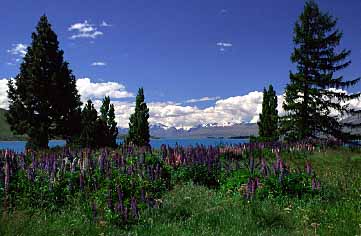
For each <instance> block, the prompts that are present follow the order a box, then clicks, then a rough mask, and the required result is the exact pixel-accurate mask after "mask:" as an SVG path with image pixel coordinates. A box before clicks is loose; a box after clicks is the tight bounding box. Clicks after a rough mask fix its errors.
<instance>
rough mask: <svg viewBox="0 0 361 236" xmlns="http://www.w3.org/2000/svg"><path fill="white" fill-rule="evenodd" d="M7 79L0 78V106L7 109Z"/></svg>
mask: <svg viewBox="0 0 361 236" xmlns="http://www.w3.org/2000/svg"><path fill="white" fill-rule="evenodd" d="M7 90H8V80H7V79H0V108H2V109H7V108H8V106H9V103H8V94H7Z"/></svg>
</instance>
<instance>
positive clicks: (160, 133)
mask: <svg viewBox="0 0 361 236" xmlns="http://www.w3.org/2000/svg"><path fill="white" fill-rule="evenodd" d="M149 131H150V135H151V136H152V137H158V138H219V137H223V138H232V137H233V138H234V137H249V136H251V135H257V134H258V126H257V124H253V123H240V124H227V125H218V124H217V123H213V124H202V125H198V126H196V127H193V128H191V129H189V130H186V129H183V128H180V129H177V128H175V127H168V126H166V125H163V124H160V123H158V124H153V125H150V127H149ZM127 133H128V129H127V128H119V134H120V135H125V134H127Z"/></svg>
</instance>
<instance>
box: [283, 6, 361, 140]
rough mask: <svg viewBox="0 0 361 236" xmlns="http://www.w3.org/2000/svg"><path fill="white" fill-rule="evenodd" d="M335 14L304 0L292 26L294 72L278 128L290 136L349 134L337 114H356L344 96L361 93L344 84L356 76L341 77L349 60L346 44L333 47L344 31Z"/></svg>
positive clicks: (344, 137)
mask: <svg viewBox="0 0 361 236" xmlns="http://www.w3.org/2000/svg"><path fill="white" fill-rule="evenodd" d="M336 23H337V20H336V19H335V18H334V17H332V16H331V15H330V14H329V13H323V12H322V11H321V10H320V9H319V7H318V5H317V4H316V3H315V2H314V1H308V2H306V5H305V7H304V10H303V12H302V14H301V15H300V17H299V19H298V20H297V22H296V24H295V27H294V37H293V42H294V44H295V48H294V51H293V53H292V56H291V60H292V62H293V63H295V64H296V66H297V72H295V73H293V72H290V82H289V83H288V84H287V86H286V95H285V101H284V103H283V108H284V110H285V112H286V115H285V116H284V117H283V118H282V130H283V133H284V134H285V136H286V138H288V139H298V140H300V139H307V138H320V137H333V138H337V139H341V140H348V139H351V138H353V135H351V134H350V133H348V132H346V131H345V129H344V126H345V125H346V126H359V125H360V124H343V123H341V122H340V117H343V116H345V115H352V114H355V113H356V112H357V111H356V110H354V109H352V108H350V107H349V105H348V103H347V102H348V101H350V100H351V99H354V98H358V97H360V95H361V94H360V93H354V94H348V93H346V92H345V91H343V90H340V89H346V88H349V87H352V86H354V85H355V84H356V83H358V82H359V80H360V79H359V78H357V79H353V80H345V79H344V78H343V76H342V75H340V71H341V70H342V69H345V68H346V67H348V66H349V65H350V64H351V61H350V60H348V57H349V55H350V51H349V50H345V49H344V50H337V46H338V45H339V44H340V41H341V38H342V32H341V31H340V30H338V29H337V28H336Z"/></svg>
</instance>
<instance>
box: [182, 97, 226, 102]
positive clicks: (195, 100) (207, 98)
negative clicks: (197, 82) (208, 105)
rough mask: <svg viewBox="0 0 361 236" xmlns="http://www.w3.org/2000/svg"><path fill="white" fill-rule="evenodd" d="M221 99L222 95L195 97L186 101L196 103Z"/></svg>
mask: <svg viewBox="0 0 361 236" xmlns="http://www.w3.org/2000/svg"><path fill="white" fill-rule="evenodd" d="M218 99H220V97H202V98H193V99H189V100H187V101H185V103H196V102H207V101H215V100H218Z"/></svg>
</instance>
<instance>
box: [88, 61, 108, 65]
mask: <svg viewBox="0 0 361 236" xmlns="http://www.w3.org/2000/svg"><path fill="white" fill-rule="evenodd" d="M91 65H92V66H106V65H107V63H106V62H101V61H97V62H93V63H92V64H91Z"/></svg>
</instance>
